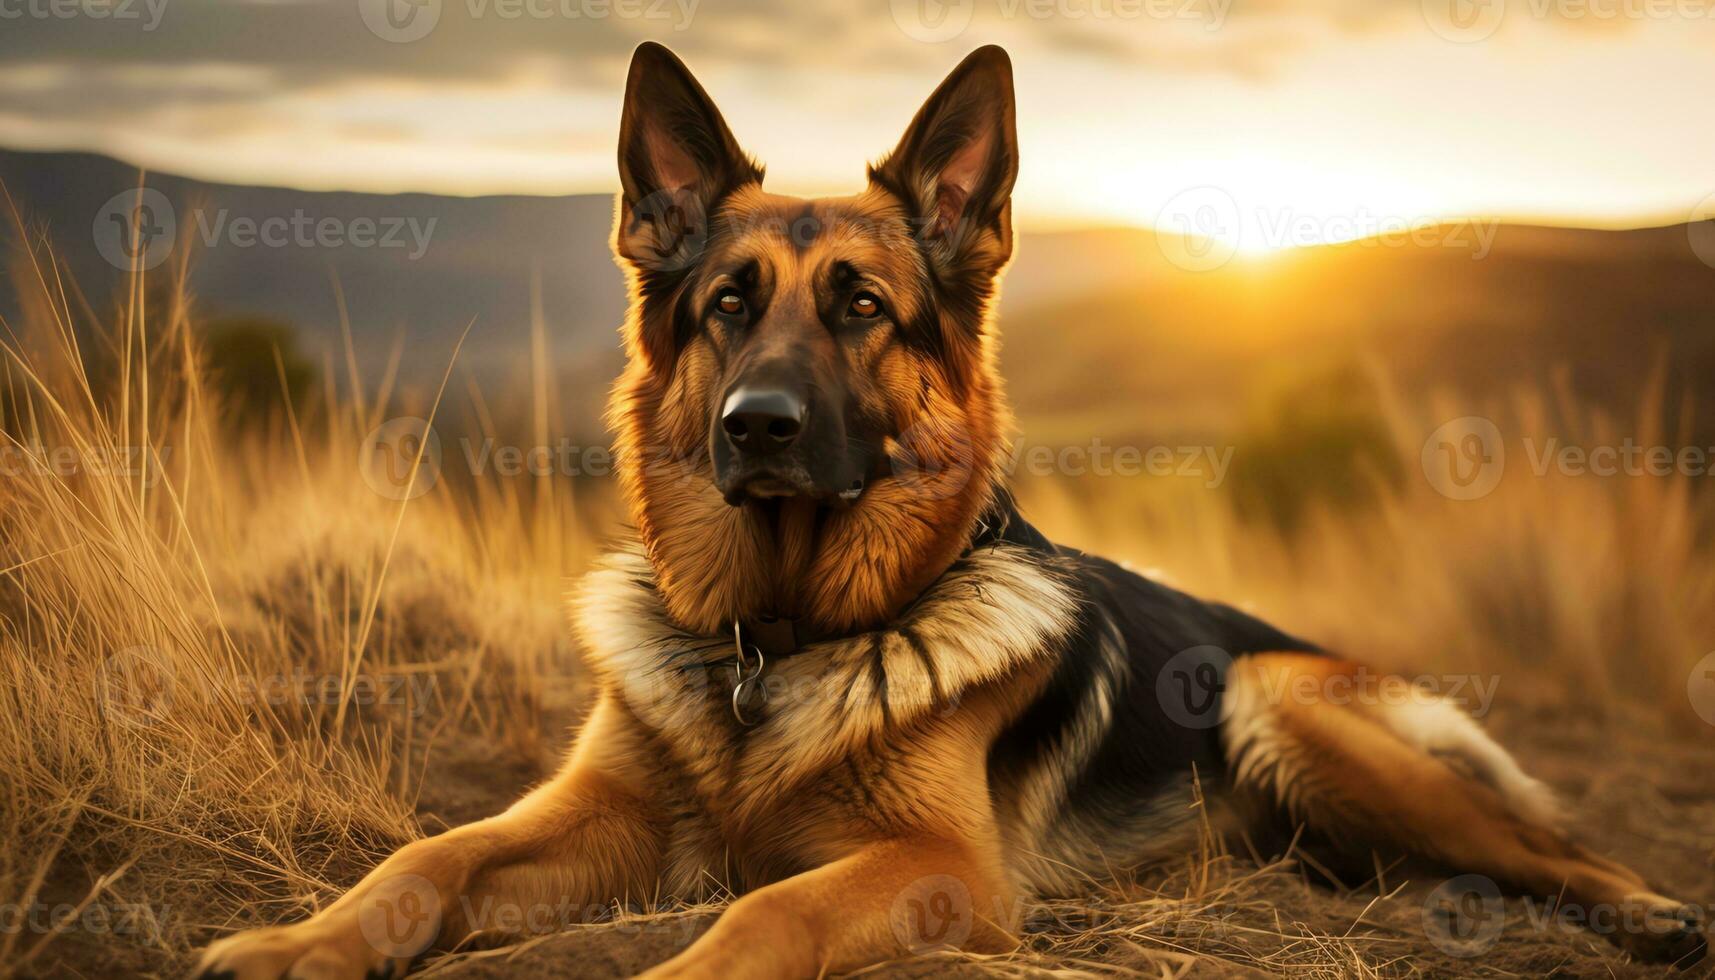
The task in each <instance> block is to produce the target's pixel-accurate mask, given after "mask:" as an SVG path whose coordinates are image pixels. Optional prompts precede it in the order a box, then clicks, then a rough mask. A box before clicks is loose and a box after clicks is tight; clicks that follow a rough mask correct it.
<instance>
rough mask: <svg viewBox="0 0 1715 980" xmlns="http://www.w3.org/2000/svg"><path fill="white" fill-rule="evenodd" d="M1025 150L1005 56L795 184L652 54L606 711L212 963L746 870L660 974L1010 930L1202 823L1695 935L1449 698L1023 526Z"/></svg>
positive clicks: (270, 972)
mask: <svg viewBox="0 0 1715 980" xmlns="http://www.w3.org/2000/svg"><path fill="white" fill-rule="evenodd" d="M1017 170H1018V145H1017V137H1016V134H1015V132H1014V110H1013V88H1012V68H1011V63H1010V62H1009V60H1008V58H1007V55H1006V54H1005V52H1003V51H1002V50H1001V49H999V48H996V47H985V48H982V49H980V50H978V51H976V52H975V53H973V54H971V55H970V56H969V57H968V58H966V59H965V60H964V62H963V63H961V64H960V65H959V66H958V68H957V69H956V70H955V71H953V73H952V74H951V75H950V76H949V77H948V78H947V79H946V81H945V82H943V83H942V84H941V86H940V87H939V88H938V89H937V90H936V91H935V92H934V94H933V95H931V96H930V98H929V100H928V101H927V102H926V103H925V104H924V105H923V106H922V108H921V109H920V110H919V111H918V113H917V115H916V117H915V118H914V119H913V120H912V122H911V124H910V127H909V128H908V129H907V130H906V132H905V135H904V137H903V138H902V139H901V140H900V141H899V144H898V146H897V147H896V148H895V149H894V150H893V152H892V153H890V154H888V155H887V156H886V157H885V158H884V159H883V160H882V161H881V162H879V163H877V164H874V165H873V166H871V167H870V168H869V172H868V184H867V186H866V187H865V188H864V190H863V191H861V192H860V193H858V194H856V195H854V196H851V197H838V198H822V199H816V200H802V199H798V198H790V197H782V196H779V195H775V194H771V193H768V192H767V191H764V190H763V189H762V179H763V172H762V168H761V167H760V166H759V165H758V164H757V163H756V162H755V161H753V160H752V159H751V158H750V157H748V156H747V155H746V154H745V153H744V152H743V151H742V150H740V148H739V145H738V143H737V142H736V141H735V140H734V138H733V135H732V133H731V132H729V131H728V129H727V126H726V123H725V122H724V121H723V119H722V117H721V114H720V113H719V112H718V111H717V110H716V108H715V106H714V104H713V102H711V101H710V99H709V97H708V95H707V94H706V93H705V92H704V91H703V89H702V87H701V86H700V85H699V84H698V83H697V82H696V80H695V79H694V78H692V76H691V74H690V73H689V71H688V70H687V69H686V68H685V66H684V65H683V64H682V63H681V62H680V61H679V60H678V59H677V58H676V57H674V56H673V55H672V54H671V53H670V52H669V51H667V49H666V48H663V47H661V46H659V45H656V44H644V45H643V46H642V47H640V48H638V49H637V51H636V53H635V55H634V56H633V59H632V62H631V68H630V74H629V77H628V80H627V84H626V92H625V106H624V111H623V114H622V119H621V123H620V137H619V172H620V180H621V183H622V185H623V191H622V192H621V194H620V197H619V201H618V206H617V219H616V223H615V224H616V227H615V232H614V249H615V252H616V253H617V255H618V258H619V262H620V264H621V266H622V267H623V268H624V270H625V271H626V273H627V275H628V278H629V282H630V287H631V300H632V302H631V309H630V312H629V315H628V317H627V319H626V322H625V325H624V328H623V332H624V339H625V345H626V349H627V352H628V355H629V363H628V366H627V367H626V369H625V372H624V375H623V376H622V377H621V378H620V380H619V382H618V384H617V385H616V387H615V390H614V393H613V396H612V399H611V403H610V416H609V419H610V423H611V425H612V426H613V427H614V428H615V430H616V431H617V443H616V446H617V458H618V460H619V461H620V462H619V475H620V477H621V483H622V487H623V490H624V493H625V495H626V498H627V500H628V502H629V506H630V512H631V517H632V518H633V521H634V523H635V527H636V532H637V533H636V544H635V546H632V547H630V548H627V549H625V550H621V551H620V552H619V553H617V554H615V555H613V556H612V557H611V558H609V559H608V560H606V561H605V563H603V564H601V565H600V566H599V567H598V568H597V569H596V570H595V571H593V572H592V573H590V574H589V575H588V576H587V577H586V578H585V580H584V581H583V582H582V584H581V586H580V587H579V589H578V591H577V594H576V596H575V619H576V622H577V629H578V632H579V635H580V638H581V640H582V643H583V645H584V649H585V650H586V651H587V655H588V658H589V660H590V663H591V665H592V668H593V669H594V671H595V672H596V674H597V676H598V677H599V678H600V679H601V694H600V697H599V700H598V702H597V703H596V704H595V706H594V708H593V710H592V712H591V714H590V715H589V716H588V719H587V720H586V721H585V722H584V723H583V725H582V728H581V731H580V732H579V735H578V738H577V742H576V746H575V748H574V749H573V750H572V751H571V754H570V757H569V758H568V760H567V761H566V763H565V765H564V767H563V768H562V769H561V771H560V772H559V773H558V774H557V775H555V776H554V777H552V778H551V779H550V780H548V781H547V782H546V783H544V784H543V785H541V786H539V787H537V788H536V789H535V790H534V791H532V792H530V793H529V794H528V795H526V796H525V797H524V798H523V799H521V800H520V801H519V802H517V803H516V804H514V805H513V806H512V807H511V808H510V809H508V810H506V811H505V812H504V813H502V814H500V815H499V816H495V817H491V818H489V819H486V820H481V821H478V822H476V823H473V824H470V825H467V826H463V827H459V828H456V829H454V830H451V831H448V832H446V833H443V834H441V835H439V836H437V837H432V838H429V839H426V840H421V841H417V842H415V843H412V844H410V845H408V846H406V847H404V848H403V849H401V850H400V851H399V852H398V853H396V854H394V855H393V856H392V857H390V858H388V859H387V860H386V861H384V862H383V863H382V864H381V865H380V866H379V867H378V868H376V869H375V870H374V871H373V872H372V873H371V874H370V875H369V876H368V877H366V878H364V879H363V881H362V882H360V883H359V884H358V885H357V886H356V887H355V888H353V889H352V890H351V891H350V892H349V893H347V894H346V895H345V896H344V897H343V898H341V899H340V900H339V901H337V902H335V903H333V904H332V905H330V906H329V907H327V908H326V909H325V910H323V911H322V912H320V913H319V914H317V915H316V916H314V917H313V918H311V919H309V920H307V921H305V922H301V923H297V924H292V925H286V926H279V927H274V928H268V929H259V930H255V931H252V932H246V933H241V934H238V935H235V936H232V937H228V938H226V939H223V940H220V941H218V942H216V943H214V944H213V945H212V946H211V947H210V948H209V949H208V950H207V952H206V954H205V956H204V959H203V962H202V969H203V970H204V971H205V975H209V976H227V977H236V978H239V980H262V978H270V980H272V978H275V977H281V976H288V975H289V976H294V977H297V976H302V977H352V978H361V977H365V976H375V975H382V976H386V975H392V974H394V972H395V971H396V970H398V971H402V970H404V969H406V968H408V967H409V965H410V963H411V962H412V959H413V957H415V956H416V955H418V954H420V953H422V952H423V951H425V950H426V949H428V948H430V947H431V946H438V947H440V948H447V947H449V946H455V945H460V944H464V943H469V942H473V941H477V940H480V939H483V938H485V937H486V936H487V935H489V934H491V933H494V932H496V931H497V930H498V931H501V932H504V931H507V930H512V931H514V932H523V931H529V929H531V928H541V926H539V925H537V926H532V925H529V923H531V922H534V921H539V920H537V919H533V918H532V917H530V916H523V917H522V918H520V917H517V916H514V917H513V921H512V922H511V924H510V925H508V924H507V923H506V922H503V921H501V918H502V917H501V916H500V915H499V914H498V912H496V911H495V910H501V909H512V910H519V909H523V910H530V909H535V908H563V907H573V908H589V907H597V908H599V907H612V906H614V905H615V904H616V903H624V902H636V901H640V900H644V901H650V900H660V899H681V900H695V899H699V898H706V897H709V896H711V895H717V894H725V893H728V892H730V893H731V894H734V895H737V896H740V897H738V898H737V899H736V900H735V901H733V902H732V903H731V905H730V906H729V907H728V908H727V909H726V911H725V912H724V914H723V915H721V917H720V918H719V919H718V920H717V922H716V923H715V924H714V926H713V927H712V928H710V929H709V931H708V932H706V933H705V934H704V935H702V936H701V937H700V938H699V939H698V940H697V941H696V942H694V943H693V944H691V945H690V946H688V947H687V948H686V949H684V950H683V951H682V952H680V953H679V954H678V955H676V956H674V957H673V958H672V959H670V960H668V961H667V962H665V963H663V964H661V965H659V966H657V967H655V968H654V969H652V970H651V971H649V973H648V975H649V976H653V977H711V978H713V977H810V976H816V975H820V974H823V973H827V972H840V971H849V970H853V969H857V968H860V967H863V966H866V965H868V964H872V963H876V962H879V961H883V960H887V959H890V958H894V957H899V956H902V955H906V954H909V953H914V952H920V951H923V950H926V949H935V948H942V947H949V946H957V947H960V948H963V949H967V950H978V951H1004V950H1008V949H1011V948H1013V947H1014V945H1015V938H1014V935H1015V932H1016V930H1017V925H1018V923H1017V918H1018V917H1017V916H1016V915H1015V914H1012V913H1010V912H1009V910H1015V909H1017V908H1019V907H1020V904H1021V903H1022V902H1024V901H1027V900H1028V898H1029V897H1031V896H1054V895H1064V894H1067V893H1071V892H1076V891H1077V890H1078V889H1079V888H1080V886H1081V883H1085V882H1087V881H1089V880H1090V879H1091V878H1092V877H1099V876H1102V875H1104V874H1106V873H1108V872H1109V871H1111V869H1114V868H1129V867H1137V866H1143V865H1146V864H1148V863H1150V862H1152V861H1159V860H1161V859H1163V858H1166V857H1168V856H1172V855H1175V854H1178V855H1183V854H1185V853H1187V850H1188V849H1189V848H1192V847H1193V842H1194V841H1195V840H1196V839H1197V835H1199V834H1205V833H1207V832H1208V830H1209V828H1215V829H1216V830H1217V831H1218V832H1221V833H1231V834H1234V835H1244V836H1245V839H1248V840H1251V841H1256V840H1278V839H1281V837H1282V836H1284V834H1296V835H1297V840H1298V842H1299V844H1300V846H1305V847H1312V848H1315V849H1317V851H1318V853H1320V854H1322V855H1323V856H1324V857H1325V859H1327V860H1331V861H1337V860H1339V859H1342V858H1344V859H1352V860H1354V861H1358V862H1361V863H1362V864H1363V865H1365V866H1370V862H1371V861H1372V860H1373V859H1374V858H1375V857H1376V856H1377V855H1382V856H1385V857H1389V858H1390V859H1391V858H1392V857H1401V858H1409V859H1413V860H1415V861H1418V862H1423V863H1427V864H1429V865H1432V866H1438V867H1440V868H1443V869H1445V871H1444V872H1443V873H1448V872H1457V873H1462V874H1473V875H1482V876H1486V877H1487V878H1489V879H1492V880H1493V881H1494V882H1497V883H1499V884H1500V885H1502V886H1504V887H1508V888H1511V889H1515V890H1517V891H1519V892H1523V893H1527V894H1532V895H1537V896H1544V897H1549V898H1555V897H1558V898H1559V899H1560V900H1561V901H1563V902H1566V903H1572V904H1576V905H1579V906H1583V907H1585V908H1587V909H1595V908H1597V907H1599V906H1603V907H1609V908H1611V909H1613V910H1615V911H1616V912H1617V913H1618V914H1617V916H1616V917H1615V918H1614V919H1613V921H1615V922H1616V927H1615V928H1614V929H1613V930H1612V938H1613V939H1614V940H1615V941H1616V942H1618V943H1619V944H1620V945H1622V946H1623V947H1624V948H1625V949H1626V950H1628V951H1630V952H1631V953H1632V954H1633V955H1634V956H1636V957H1638V958H1647V959H1650V960H1656V961H1669V962H1679V963H1681V964H1685V963H1690V962H1693V961H1695V960H1696V959H1697V958H1698V957H1699V956H1700V955H1701V953H1702V951H1703V948H1704V942H1703V937H1702V931H1701V923H1700V915H1699V914H1698V913H1697V912H1696V911H1695V910H1693V909H1691V908H1689V907H1686V906H1682V904H1681V903H1679V902H1676V901H1673V900H1671V899H1669V898H1667V897H1665V896H1663V895H1660V894H1658V893H1656V892H1655V891H1654V890H1652V889H1651V888H1650V887H1649V886H1647V885H1646V884H1645V882H1644V880H1643V879H1642V878H1641V877H1639V876H1638V875H1637V874H1635V873H1633V872H1632V871H1631V870H1629V869H1627V868H1625V867H1623V866H1621V865H1619V864H1616V863H1615V862H1613V861H1610V860H1607V859H1605V858H1602V857H1599V856H1597V855H1596V854H1594V853H1592V852H1590V851H1589V850H1586V849H1585V848H1584V847H1582V846H1580V845H1578V844H1576V843H1573V842H1572V841H1571V840H1569V839H1568V838H1567V837H1566V836H1565V835H1564V834H1563V833H1562V832H1561V831H1560V830H1559V829H1558V827H1557V820H1556V809H1555V805H1554V803H1553V801H1552V799H1551V796H1550V794H1549V792H1548V791H1547V789H1546V787H1544V786H1543V785H1542V784H1541V783H1539V782H1537V781H1535V780H1533V779H1531V778H1530V777H1529V776H1526V775H1525V774H1524V773H1523V772H1522V771H1521V770H1520V769H1519V767H1518V766H1517V765H1516V764H1515V763H1514V761H1513V760H1512V758H1511V757H1510V756H1509V755H1508V754H1507V753H1506V752H1505V751H1504V750H1502V749H1501V748H1500V747H1499V746H1498V745H1497V744H1496V743H1495V742H1493V741H1491V740H1490V739H1489V738H1488V737H1487V736H1486V735H1485V734H1484V733H1483V732H1482V731H1481V730H1480V729H1479V728H1478V727H1477V725H1476V724H1475V723H1474V722H1473V721H1472V720H1471V719H1470V717H1469V716H1467V715H1466V714H1465V713H1463V712H1462V711H1461V710H1459V709H1458V708H1457V707H1455V706H1454V705H1452V704H1450V703H1448V702H1446V701H1444V700H1437V699H1434V698H1431V697H1428V696H1427V695H1423V693H1422V692H1421V691H1418V690H1417V689H1415V688H1413V687H1412V685H1410V684H1408V683H1407V682H1406V681H1404V680H1402V679H1399V678H1394V677H1387V676H1383V675H1377V674H1372V673H1370V672H1369V671H1367V670H1366V669H1365V668H1362V667H1360V666H1358V665H1357V664H1355V663H1352V662H1349V661H1346V660H1343V659H1340V658H1339V657H1336V656H1333V655H1330V654H1327V653H1325V652H1322V651H1319V650H1317V649H1316V648H1315V647H1313V646H1311V645H1310V644H1308V643H1305V642H1302V641H1300V640H1298V639H1295V638H1293V637H1291V636H1288V635H1287V634H1285V633H1283V632H1280V631H1279V630H1276V629H1274V628H1272V627H1270V626H1268V625H1266V624H1264V623H1262V622H1259V621H1257V620H1256V619H1253V618H1251V617H1249V616H1247V615H1244V614H1243V613H1240V612H1238V611H1236V610H1234V609H1232V608H1229V607H1227V606H1223V605H1217V604H1211V603H1208V602H1202V601H1199V600H1197V599H1193V598H1191V597H1189V596H1186V595H1182V594H1180V593H1178V592H1175V591H1173V590H1171V589H1169V588H1166V587H1164V586H1162V585H1159V584H1156V583H1154V582H1151V581H1148V580H1146V579H1144V578H1141V577H1139V576H1137V575H1134V574H1132V573H1131V572H1129V571H1126V570H1124V569H1122V568H1121V567H1120V566H1118V565H1115V564H1113V563H1112V562H1109V561H1105V560H1103V559H1101V558H1097V557H1094V556H1091V555H1086V554H1081V553H1079V552H1076V551H1073V550H1070V549H1067V548H1062V547H1057V546H1055V545H1053V544H1051V543H1050V542H1049V541H1048V540H1046V539H1045V538H1044V537H1043V536H1042V535H1041V534H1039V533H1038V532H1037V531H1036V530H1035V529H1033V528H1032V527H1031V526H1030V525H1029V524H1027V523H1026V522H1025V521H1024V520H1023V519H1022V518H1021V517H1020V516H1019V514H1018V512H1017V510H1016V509H1015V508H1014V507H1013V505H1012V503H1011V498H1010V497H1009V496H1008V494H1007V491H1006V490H1005V488H1004V487H1003V485H1002V483H1001V481H1000V479H999V476H1000V469H1001V467H1000V463H1001V460H1002V458H1003V456H1004V454H1005V451H1006V449H1005V447H1006V445H1007V443H1008V441H1009V440H1010V438H1011V434H1010V425H1011V422H1010V416H1009V413H1008V409H1007V406H1006V402H1005V400H1004V397H1003V394H1002V390H1001V383H1000V380H999V378H998V377H997V375H996V367H995V356H996V338H995V331H994V326H993V323H992V322H991V319H992V316H991V315H992V312H993V307H994V300H995V296H996V290H997V287H998V283H999V278H1000V275H1001V272H1002V269H1003V267H1004V266H1005V265H1006V264H1007V262H1008V260H1009V258H1010V256H1011V253H1012V228H1011V206H1010V195H1011V191H1012V186H1013V180H1014V177H1015V175H1016V173H1017ZM1281 832H1284V834H1282V833H1281ZM1271 834H1273V835H1275V836H1270V835H1271ZM485 910H486V911H485ZM1628 913H1629V914H1628Z"/></svg>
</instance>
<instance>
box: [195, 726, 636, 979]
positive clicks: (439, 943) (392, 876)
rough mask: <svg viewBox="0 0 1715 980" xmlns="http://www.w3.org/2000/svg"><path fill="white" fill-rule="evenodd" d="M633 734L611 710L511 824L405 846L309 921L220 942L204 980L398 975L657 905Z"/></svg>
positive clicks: (472, 827) (470, 827)
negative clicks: (418, 965) (609, 911)
mask: <svg viewBox="0 0 1715 980" xmlns="http://www.w3.org/2000/svg"><path fill="white" fill-rule="evenodd" d="M632 736H633V732H632V729H631V727H630V717H629V715H628V714H626V712H625V711H624V710H623V709H621V708H619V707H618V706H617V705H616V704H614V703H613V702H611V701H608V700H605V699H604V700H603V701H602V702H601V703H600V704H598V705H597V706H596V709H595V711H594V713H593V714H592V715H591V717H590V720H589V722H588V724H586V725H585V726H584V730H583V732H582V733H581V734H580V736H579V739H578V745H577V749H576V750H575V751H574V752H573V754H572V756H571V758H570V759H569V760H567V763H566V765H565V766H564V767H563V768H562V769H561V771H560V772H559V773H558V774H557V775H556V776H555V777H554V778H553V779H552V780H550V781H549V782H547V783H546V784H544V785H542V786H541V787H539V788H538V789H536V790H535V791H534V792H532V793H530V794H529V795H528V796H526V797H524V798H523V799H522V800H519V801H518V802H517V803H515V804H513V805H512V807H510V808H509V809H508V810H506V812H504V813H502V814H500V815H499V816H495V817H490V818H488V819H486V820H479V821H477V822H476V823H472V824H467V825H465V826H463V827H458V828H455V829H453V830H449V831H447V832H446V833H444V834H441V835H439V836H436V837H430V838H427V839H424V840H419V841H415V842H413V843H411V844H408V845H406V846H405V847H403V848H401V849H400V850H399V851H398V852H397V853H395V854H394V855H393V856H391V857H389V858H388V859H387V860H386V861H383V862H382V863H381V864H380V866H378V867H377V868H376V869H375V870H374V871H372V872H370V873H369V874H368V875H367V876H365V877H364V879H363V880H362V881H360V882H358V884H357V885H356V886H355V887H353V888H352V889H351V890H350V891H349V892H347V893H346V894H345V895H343V896H341V897H340V899H339V900H338V901H336V902H334V903H333V904H332V905H330V906H328V907H327V908H326V909H324V910H322V911H321V912H319V913H317V914H316V915H315V916H313V917H311V918H310V919H308V920H306V921H304V922H298V923H294V924H291V925H286V926H275V927H272V928H266V929H256V930H252V931H249V932H244V933H240V934H238V935H235V936H230V937H228V938H226V939H222V940H220V941H218V942H216V943H214V944H212V945H211V946H209V948H208V950H207V951H206V952H205V953H204V954H203V958H202V961H201V964H200V974H201V975H202V976H207V977H231V978H234V980H276V978H278V977H282V976H287V975H290V976H293V977H315V978H347V977H349V978H353V980H360V978H363V977H365V976H396V975H398V974H400V973H403V972H404V970H405V969H406V968H407V967H408V966H409V964H410V962H411V960H412V959H413V958H414V957H416V956H417V955H418V954H419V953H422V952H424V951H425V950H427V949H430V948H432V947H439V948H445V947H447V946H450V945H452V944H454V943H457V942H459V941H460V940H462V939H464V938H465V937H466V936H468V935H470V934H472V933H474V932H479V931H488V930H494V931H498V932H508V933H512V932H521V931H539V930H542V929H549V928H554V927H557V926H559V925H561V924H562V922H561V921H560V919H561V918H562V917H563V916H564V915H565V914H566V911H567V910H573V911H574V912H577V911H579V910H583V909H587V908H590V907H599V906H605V905H609V904H611V903H612V902H614V901H616V900H622V899H624V898H625V897H627V896H636V895H647V894H651V893H652V887H651V886H652V883H653V881H654V879H655V876H656V874H657V871H658V869H657V858H658V854H659V849H660V833H661V829H660V823H659V820H658V819H657V817H656V816H655V815H654V813H653V807H654V804H655V800H654V798H653V796H652V793H651V787H650V780H649V778H648V776H647V774H646V773H644V772H641V771H639V769H638V768H637V764H636V761H635V760H636V759H637V758H639V757H641V756H640V753H639V752H638V750H637V748H636V746H635V745H634V744H633V737H632Z"/></svg>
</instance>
